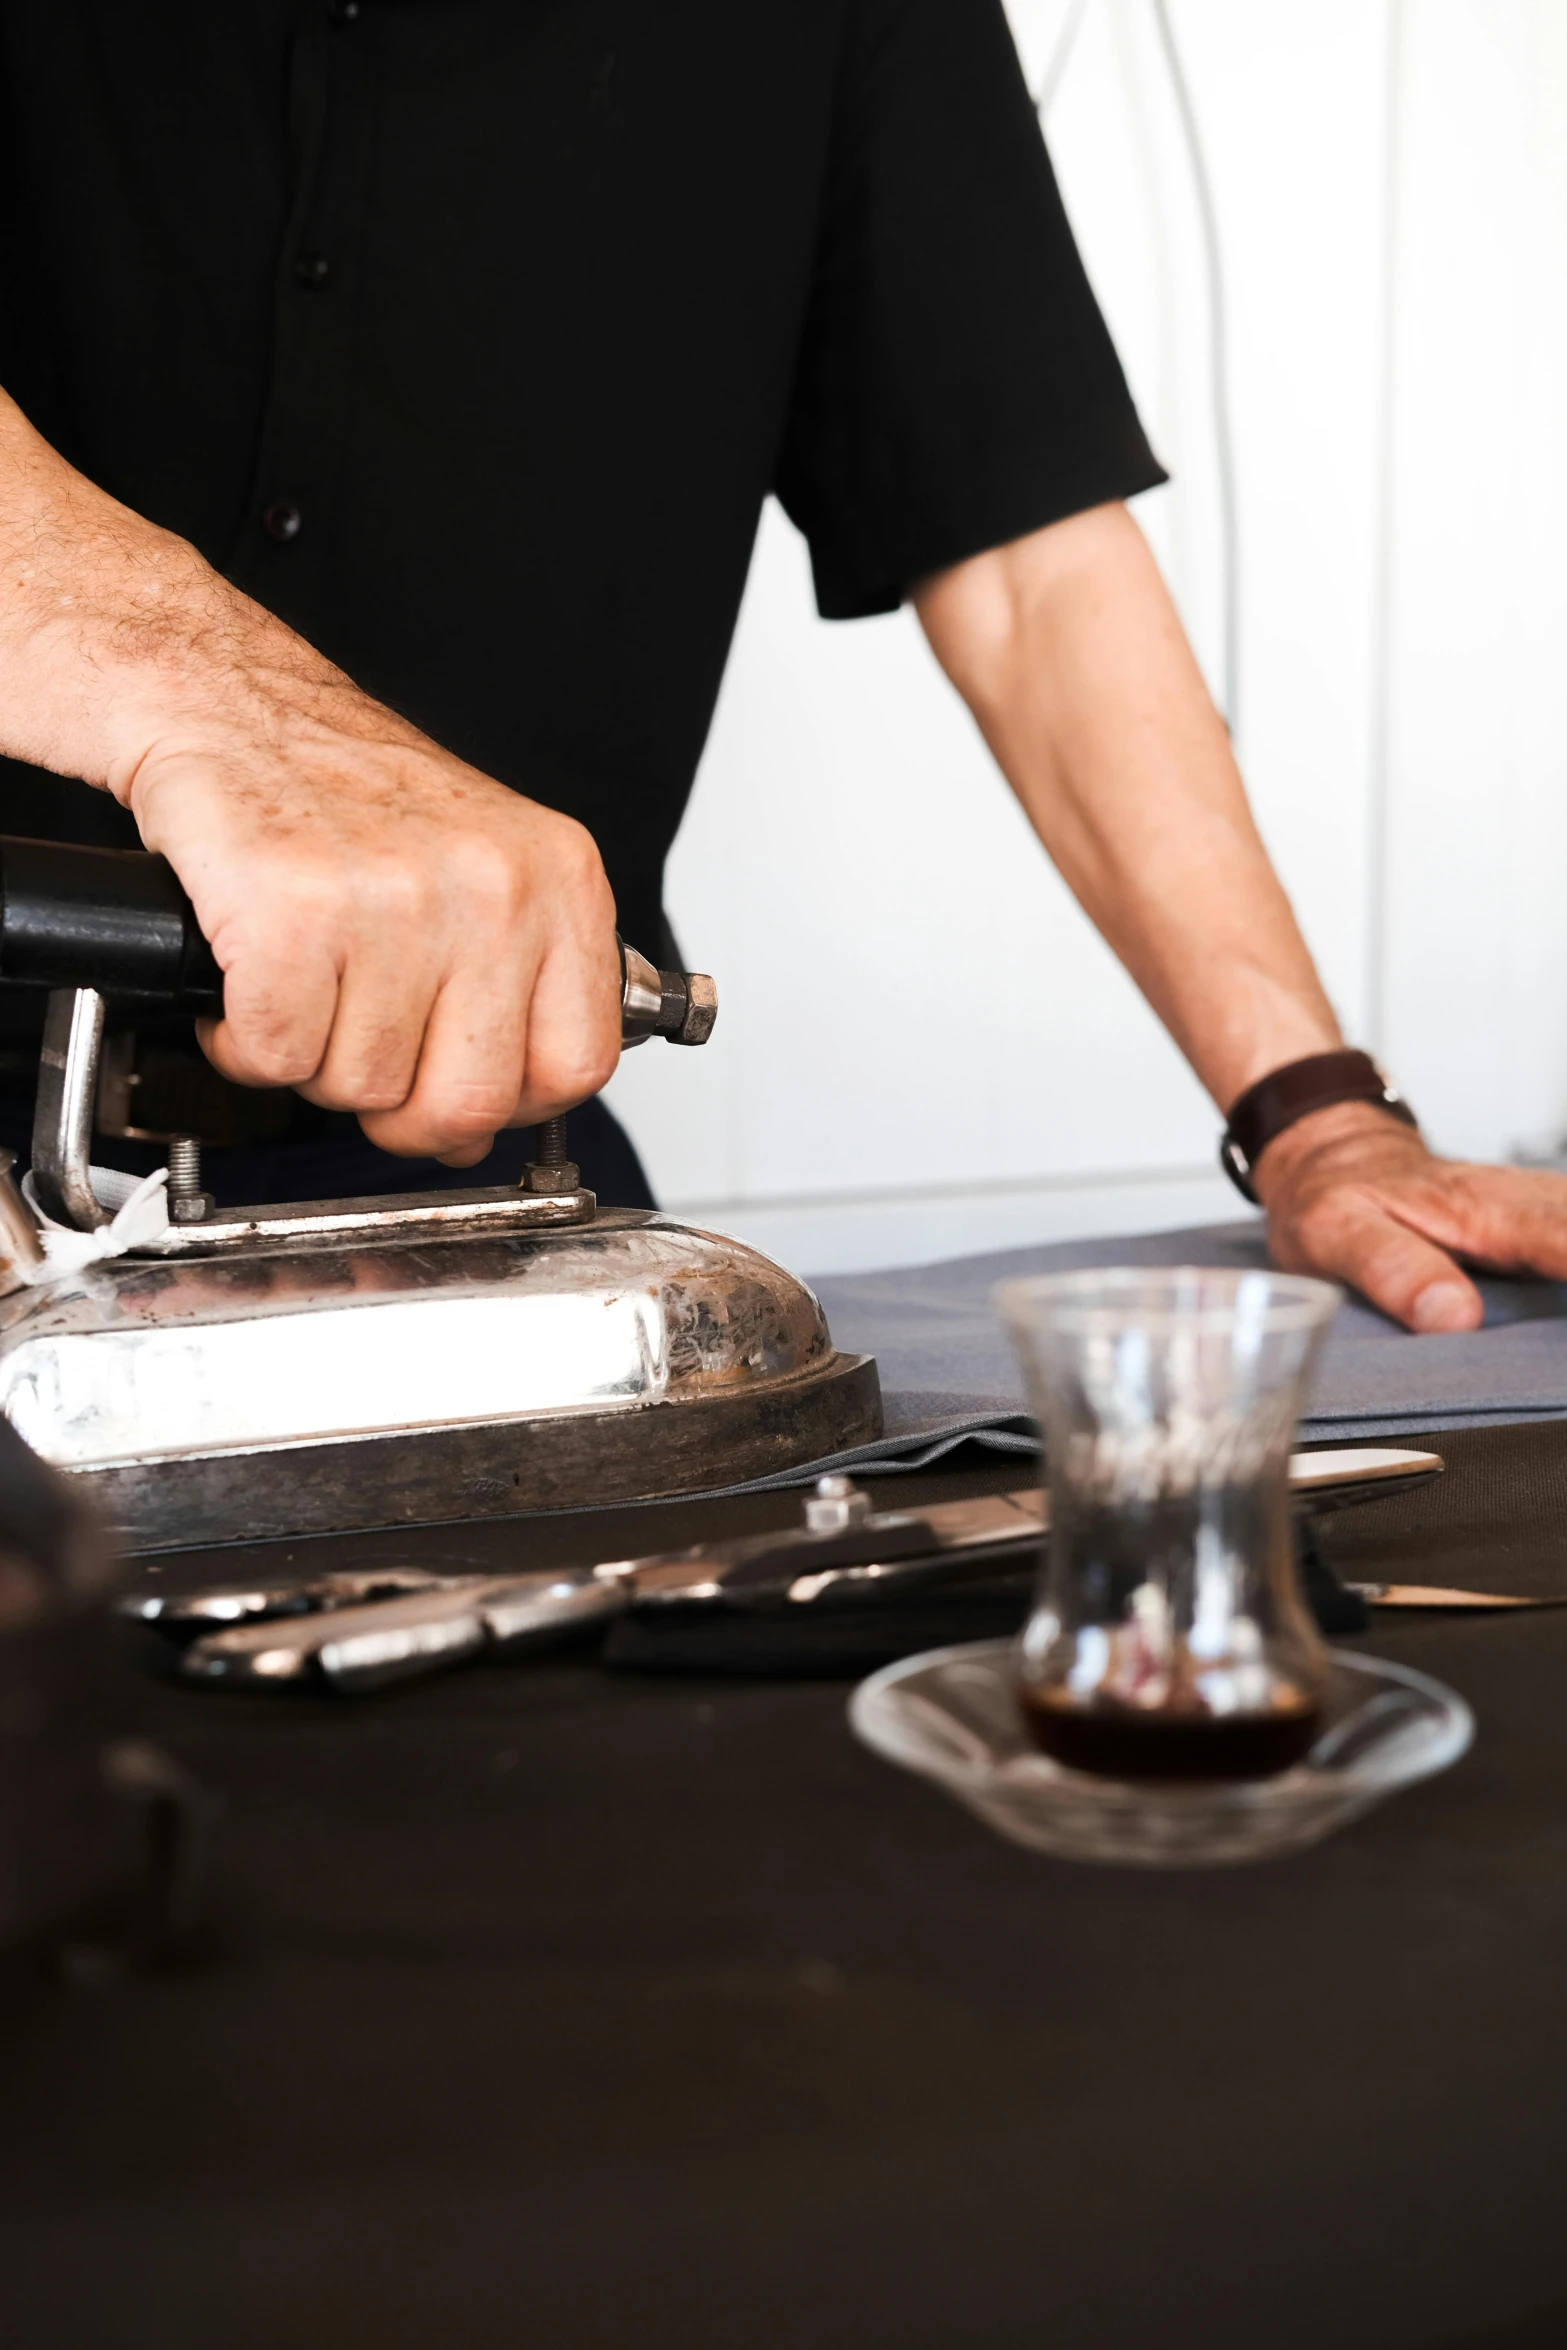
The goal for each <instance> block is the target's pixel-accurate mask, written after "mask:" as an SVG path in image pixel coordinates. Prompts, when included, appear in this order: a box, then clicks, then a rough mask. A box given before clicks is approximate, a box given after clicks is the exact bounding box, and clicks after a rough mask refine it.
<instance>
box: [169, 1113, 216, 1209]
mask: <svg viewBox="0 0 1567 2350" xmlns="http://www.w3.org/2000/svg"><path fill="white" fill-rule="evenodd" d="M216 1204H217V1203H216V1202H215V1201H214V1199H213V1197H212V1194H211V1192H210V1191H203V1190H202V1188H201V1145H200V1143H199V1142H198V1141H197V1140H196V1137H195V1136H194V1135H193V1134H171V1135H170V1137H169V1214H170V1216H171V1217H172V1218H173V1220H174V1222H175V1223H176V1224H200V1223H202V1222H203V1221H204V1220H205V1219H206V1218H207V1217H208V1216H210V1215H211V1213H212V1211H213V1208H214V1207H215V1205H216Z"/></svg>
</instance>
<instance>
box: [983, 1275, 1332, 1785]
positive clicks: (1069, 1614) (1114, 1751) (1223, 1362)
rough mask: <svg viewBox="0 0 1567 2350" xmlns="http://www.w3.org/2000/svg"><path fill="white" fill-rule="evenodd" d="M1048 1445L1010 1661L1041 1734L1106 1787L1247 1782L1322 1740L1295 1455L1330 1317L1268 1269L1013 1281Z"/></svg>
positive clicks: (1032, 1390) (1004, 1296)
mask: <svg viewBox="0 0 1567 2350" xmlns="http://www.w3.org/2000/svg"><path fill="white" fill-rule="evenodd" d="M996 1304H997V1306H998V1308H999V1310H1000V1312H1001V1314H1002V1316H1003V1318H1004V1319H1005V1321H1006V1323H1007V1324H1008V1327H1009V1328H1010V1330H1011V1333H1012V1337H1013V1341H1014V1343H1015V1345H1016V1347H1017V1350H1018V1353H1019V1355H1020V1357H1021V1359H1022V1364H1023V1370H1024V1375H1025V1377H1026V1379H1027V1382H1028V1388H1029V1395H1030V1400H1031V1402H1032V1404H1033V1408H1034V1412H1035V1415H1036V1417H1037V1418H1038V1421H1039V1424H1040V1427H1041V1430H1042V1431H1043V1435H1044V1442H1045V1463H1046V1468H1047V1471H1048V1474H1049V1479H1050V1534H1049V1538H1048V1542H1047V1546H1046V1552H1045V1558H1044V1563H1043V1565H1042V1567H1041V1570H1040V1578H1039V1585H1038V1589H1037V1591H1036V1594H1035V1600H1034V1610H1033V1613H1032V1615H1031V1616H1030V1618H1029V1621H1028V1625H1027V1628H1026V1630H1025V1631H1024V1633H1023V1636H1022V1641H1021V1645H1020V1649H1019V1657H1018V1670H1019V1693H1020V1696H1021V1698H1022V1702H1023V1708H1024V1713H1025V1716H1026V1718H1027V1721H1028V1724H1029V1728H1030V1730H1031V1732H1032V1735H1033V1738H1034V1740H1035V1743H1036V1744H1037V1745H1038V1746H1039V1747H1040V1748H1042V1750H1043V1751H1044V1752H1045V1753H1046V1754H1048V1755H1050V1756H1053V1757H1054V1758H1055V1760H1056V1761H1058V1762H1061V1763H1064V1764H1067V1765H1068V1766H1070V1767H1071V1768H1073V1769H1077V1770H1086V1771H1097V1772H1101V1773H1104V1774H1107V1775H1109V1776H1112V1777H1115V1778H1132V1779H1139V1778H1161V1779H1163V1778H1172V1779H1215V1778H1234V1779H1246V1778H1260V1777H1263V1776H1265V1775H1266V1774H1268V1773H1270V1772H1275V1771H1282V1770H1287V1769H1288V1768H1289V1767H1290V1766H1291V1765H1292V1764H1294V1763H1297V1762H1299V1761H1300V1760H1301V1759H1302V1758H1303V1757H1304V1755H1305V1754H1306V1753H1307V1751H1308V1750H1309V1748H1310V1747H1311V1745H1312V1742H1313V1740H1314V1738H1315V1736H1316V1734H1317V1730H1318V1727H1319V1723H1320V1718H1321V1710H1322V1702H1323V1695H1324V1690H1325V1685H1326V1676H1327V1657H1326V1652H1325V1651H1324V1649H1323V1646H1322V1643H1321V1641H1320V1640H1319V1639H1318V1637H1317V1632H1316V1627H1315V1625H1314V1624H1313V1622H1312V1620H1311V1617H1310V1615H1309V1614H1308V1613H1307V1610H1306V1606H1305V1603H1304V1600H1303V1598H1302V1596H1301V1592H1300V1588H1299V1582H1298V1578H1297V1574H1296V1567H1295V1553H1294V1536H1293V1529H1292V1525H1291V1517H1290V1496H1289V1455H1290V1442H1291V1438H1292V1436H1293V1434H1294V1429H1295V1423H1296V1421H1297V1419H1298V1417H1299V1414H1300V1408H1301V1403H1302V1400H1303V1397H1304V1392H1305V1387H1306V1382H1307V1379H1308V1377H1309V1374H1310V1371H1311V1366H1312V1362H1313V1360H1314V1358H1315V1355H1316V1352H1317V1348H1318V1346H1319V1344H1320V1342H1321V1339H1322V1335H1323V1332H1324V1331H1325V1330H1326V1328H1327V1325H1328V1323H1329V1321H1330V1320H1331V1319H1332V1316H1333V1313H1334V1310H1335V1308H1336V1307H1337V1305H1338V1291H1337V1290H1336V1289H1333V1288H1330V1287H1329V1286H1328V1284H1327V1283H1326V1282H1322V1281H1309V1280H1305V1279H1301V1278H1298V1277H1296V1276H1294V1275H1290V1274H1284V1273H1267V1272H1241V1273H1233V1272H1212V1271H1207V1270H1204V1269H1202V1268H1200V1267H1176V1268H1173V1269H1171V1270H1169V1271H1161V1272H1137V1271H1106V1272H1085V1273H1063V1274H1053V1275H1047V1276H1045V1277H1043V1278H1041V1279H1038V1280H1031V1281H1013V1282H1007V1283H1004V1284H1003V1285H1002V1286H1001V1288H999V1289H998V1290H997V1292H996Z"/></svg>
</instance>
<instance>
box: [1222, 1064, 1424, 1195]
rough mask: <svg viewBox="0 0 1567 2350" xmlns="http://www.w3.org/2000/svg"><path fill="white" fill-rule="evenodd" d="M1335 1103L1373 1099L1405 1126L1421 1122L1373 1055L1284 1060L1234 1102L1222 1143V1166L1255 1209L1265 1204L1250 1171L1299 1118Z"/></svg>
mask: <svg viewBox="0 0 1567 2350" xmlns="http://www.w3.org/2000/svg"><path fill="white" fill-rule="evenodd" d="M1335 1102H1370V1103H1371V1104H1372V1105H1373V1106H1374V1107H1375V1108H1376V1109H1379V1110H1386V1111H1387V1113H1388V1115H1389V1117H1392V1118H1397V1119H1399V1120H1401V1122H1402V1123H1403V1124H1404V1125H1405V1126H1414V1127H1416V1128H1418V1126H1419V1120H1418V1119H1417V1118H1416V1116H1415V1113H1414V1111H1413V1110H1412V1109H1411V1108H1410V1106H1409V1104H1408V1103H1407V1102H1406V1101H1405V1099H1404V1097H1403V1095H1402V1094H1401V1093H1400V1092H1399V1090H1398V1088H1397V1087H1396V1086H1394V1085H1390V1084H1389V1083H1388V1081H1387V1079H1386V1078H1385V1077H1384V1076H1383V1074H1382V1072H1381V1070H1380V1069H1379V1068H1378V1067H1377V1065H1376V1063H1375V1061H1374V1060H1373V1059H1372V1058H1371V1055H1370V1054H1369V1053H1358V1052H1348V1051H1345V1052H1337V1053H1308V1054H1307V1056H1306V1058H1305V1059H1304V1060H1303V1061H1289V1062H1286V1064H1285V1066H1284V1067H1283V1068H1282V1069H1274V1070H1272V1071H1271V1072H1270V1073H1269V1075H1268V1076H1266V1077H1259V1078H1258V1080H1257V1082H1256V1084H1255V1085H1248V1086H1247V1088H1246V1091H1245V1092H1244V1093H1243V1094H1242V1095H1241V1097H1240V1099H1239V1100H1238V1101H1237V1102H1235V1103H1233V1104H1232V1106H1231V1109H1230V1118H1229V1124H1228V1125H1227V1126H1226V1127H1225V1129H1224V1134H1223V1136H1222V1138H1221V1140H1220V1143H1219V1164H1220V1166H1221V1167H1222V1168H1223V1169H1224V1172H1225V1174H1226V1175H1228V1177H1229V1179H1230V1181H1231V1182H1232V1183H1233V1184H1234V1186H1235V1188H1236V1190H1237V1191H1238V1192H1239V1193H1240V1195H1241V1197H1242V1198H1243V1199H1248V1200H1250V1201H1251V1203H1252V1206H1253V1207H1260V1206H1261V1205H1262V1202H1261V1201H1260V1200H1259V1199H1258V1197H1257V1194H1256V1191H1255V1189H1254V1188H1253V1185H1252V1180H1251V1175H1252V1169H1253V1168H1254V1167H1255V1166H1256V1164H1257V1161H1258V1160H1259V1159H1260V1158H1261V1156H1262V1154H1263V1152H1264V1151H1265V1150H1266V1149H1267V1147H1268V1145H1269V1143H1270V1142H1272V1141H1273V1140H1274V1139H1275V1137H1276V1136H1278V1135H1280V1134H1282V1133H1283V1132H1284V1129H1285V1128H1286V1126H1293V1125H1294V1124H1295V1121H1296V1119H1297V1118H1309V1117H1310V1115H1311V1113H1312V1111H1313V1110H1327V1109H1331V1108H1332V1107H1333V1105H1334V1103H1335Z"/></svg>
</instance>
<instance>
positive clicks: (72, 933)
mask: <svg viewBox="0 0 1567 2350" xmlns="http://www.w3.org/2000/svg"><path fill="white" fill-rule="evenodd" d="M615 944H616V947H617V949H618V950H619V954H620V1003H621V1033H622V1037H623V1040H624V1042H625V1043H627V1044H640V1043H641V1042H642V1040H643V1039H644V1038H645V1037H648V1036H663V1037H667V1038H668V1039H669V1041H670V1043H672V1044H705V1043H706V1042H707V1039H708V1037H709V1036H710V1035H711V1034H712V1029H713V1022H714V1020H715V1019H716V1018H717V1015H718V995H717V991H716V989H715V988H714V986H713V982H712V980H711V979H709V978H708V977H707V975H706V974H705V973H704V972H700V971H660V970H659V969H658V967H657V965H656V964H653V963H650V962H649V961H648V959H647V957H646V956H645V955H639V954H638V953H637V950H636V948H635V947H628V946H627V945H625V944H624V942H623V941H622V940H620V939H617V940H616V942H615ZM0 986H3V987H19V988H41V989H42V988H49V989H54V988H92V989H93V990H95V991H96V992H97V993H98V994H99V995H103V996H112V997H113V998H115V1000H116V1001H117V1002H121V1003H125V1004H128V1005H131V1006H135V1005H138V1004H140V1005H146V1006H148V1007H152V1006H156V1007H157V1008H158V1009H160V1010H165V1011H179V1012H189V1013H191V1014H192V1015H196V1014H215V1013H218V1012H221V1010H222V1008H223V974H222V972H221V971H220V970H219V969H218V966H217V964H216V962H215V961H214V960H213V955H212V949H211V948H210V947H209V946H208V944H207V942H206V940H205V938H203V936H202V934H201V925H200V924H199V923H198V922H197V920H196V913H195V909H194V907H193V906H192V905H191V902H190V900H189V898H188V897H187V896H186V895H185V892H184V890H183V889H182V888H181V887H180V884H179V881H178V879H177V878H176V876H175V873H174V869H173V867H172V866H171V865H170V864H169V862H168V860H167V858H166V857H158V856H154V855H152V854H150V853H149V852H148V851H147V850H145V849H99V848H82V847H79V846H76V845H73V844H70V843H67V842H64V841H46V840H23V839H18V838H16V837H15V836H4V837H0Z"/></svg>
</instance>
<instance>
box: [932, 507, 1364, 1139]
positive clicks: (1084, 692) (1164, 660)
mask: <svg viewBox="0 0 1567 2350" xmlns="http://www.w3.org/2000/svg"><path fill="white" fill-rule="evenodd" d="M915 602H916V605H917V608H918V611H919V615H920V618H921V620H922V622H923V623H924V626H925V629H926V632H927V634H928V635H929V637H930V641H931V643H932V645H933V647H934V648H935V651H936V653H937V656H938V658H939V659H940V660H941V662H942V664H943V666H944V667H945V669H946V670H947V673H948V675H949V676H950V677H951V678H952V680H953V683H954V684H955V685H956V686H957V687H958V689H959V691H960V692H961V693H962V694H963V696H964V698H965V700H966V701H967V702H968V703H969V706H970V707H971V709H972V710H973V712H974V715H975V717H976V718H977V720H978V722H979V724H980V727H981V728H982V730H983V732H984V734H985V737H986V740H987V741H988V742H989V744H990V747H991V749H992V751H993V752H994V754H995V756H996V759H997V761H998V763H999V764H1000V766H1001V768H1002V770H1003V772H1004V773H1005V775H1006V777H1007V779H1008V781H1009V782H1010V784H1011V785H1012V788H1013V790H1014V791H1015V792H1016V793H1017V796H1018V798H1019V800H1020V801H1021V802H1022V804H1023V807H1024V808H1025V809H1026V811H1027V813H1028V815H1029V818H1030V820H1031V821H1032V823H1033V825H1034V828H1035V830H1036V831H1037V832H1038V834H1039V837H1040V839H1041V840H1042V842H1043V843H1044V845H1045V848H1046V849H1047V850H1048V851H1049V854H1050V856H1051V858H1052V859H1053V861H1054V862H1055V864H1056V865H1057V867H1058V868H1059V870H1060V871H1061V873H1062V875H1063V876H1064V878H1065V879H1066V881H1067V883H1068V885H1069V887H1070V888H1071V889H1072V891H1073V893H1074V895H1075V896H1076V897H1077V899H1078V901H1079V903H1080V904H1081V905H1082V906H1083V907H1084V909H1085V911H1086V912H1087V913H1088V914H1089V916H1090V917H1091V919H1092V920H1093V922H1094V923H1095V925H1096V927H1097V928H1098V929H1099V930H1100V931H1101V932H1102V933H1103V935H1104V937H1105V938H1106V939H1107V940H1108V942H1109V944H1110V945H1111V946H1112V947H1113V948H1114V949H1115V952H1116V953H1117V955H1118V956H1119V957H1120V959H1121V961H1122V962H1123V963H1124V964H1125V965H1126V967H1127V969H1128V970H1129V971H1130V972H1131V974H1132V976H1133V978H1134V979H1135V980H1136V981H1137V983H1138V985H1139V986H1140V987H1141V989H1142V991H1143V993H1144V994H1145V995H1146V996H1147V998H1148V1000H1149V1002H1150V1003H1151V1004H1152V1006H1153V1008H1154V1010H1155V1011H1156V1012H1157V1013H1158V1014H1159V1017H1160V1018H1161V1019H1162V1020H1163V1021H1164V1023H1165V1025H1166V1027H1167V1028H1168V1029H1169V1030H1170V1032H1171V1034H1172V1035H1173V1036H1174V1038H1175V1040H1176V1042H1177V1043H1178V1044H1179V1045H1180V1047H1181V1049H1182V1051H1183V1052H1184V1053H1185V1054H1186V1056H1187V1058H1188V1060H1189V1061H1190V1062H1191V1063H1192V1066H1193V1067H1194V1068H1195V1069H1196V1071H1197V1073H1198V1075H1199V1076H1200V1077H1201V1079H1202V1080H1203V1083H1204V1084H1205V1085H1206V1086H1207V1088H1208V1090H1209V1092H1210V1093H1211V1094H1212V1095H1213V1098H1214V1100H1215V1101H1216V1102H1217V1103H1218V1104H1219V1105H1220V1106H1221V1107H1222V1108H1226V1109H1227V1108H1228V1106H1229V1104H1230V1103H1231V1102H1232V1101H1233V1100H1234V1099H1235V1098H1236V1096H1237V1095H1238V1094H1240V1093H1241V1092H1243V1091H1244V1090H1245V1088H1246V1087H1247V1086H1248V1085H1250V1084H1251V1083H1252V1082H1253V1081H1254V1079H1256V1078H1258V1077H1261V1076H1263V1075H1265V1074H1266V1073H1267V1072H1268V1071H1269V1070H1270V1069H1276V1068H1278V1067H1280V1066H1282V1064H1283V1063H1285V1062H1287V1061H1291V1060H1295V1059H1298V1058H1300V1057H1301V1056H1303V1055H1304V1054H1307V1053H1314V1052H1322V1051H1326V1050H1329V1049H1330V1048H1331V1047H1332V1046H1334V1045H1335V1044H1337V1043H1338V1042H1339V1041H1340V1037H1339V1029H1338V1023H1337V1021H1336V1019H1335V1017H1334V1014H1333V1010H1332V1007H1331V1005H1330V1004H1329V1002H1328V1000H1327V997H1326V995H1325V994H1324V993H1323V989H1322V984H1321V981H1320V980H1319V979H1318V977H1317V974H1316V971H1315V968H1314V966H1313V964H1312V961H1311V957H1310V955H1309V953H1308V952H1307V949H1306V945H1305V942H1304V940H1303V939H1302V937H1301V935H1300V930H1299V928H1298V926H1297V924H1296V921H1295V917H1294V914H1293V913H1292V911H1291V909H1290V904H1289V900H1288V899H1287V898H1286V896H1285V894H1284V891H1283V888H1282V886H1281V885H1280V883H1279V880H1278V877H1277V875H1276V874H1275V873H1274V871H1273V868H1272V866H1271V865H1270V864H1269V862H1268V857H1267V852H1266V850H1265V849H1264V848H1263V845H1262V842H1261V840H1260V838H1259V837H1258V834H1257V829H1256V826H1255V824H1254V823H1253V821H1252V816H1251V811H1250V809H1249V808H1248V806H1247V803H1246V794H1245V789H1244V786H1243V785H1242V782H1241V778H1240V774H1239V772H1238V770H1237V768H1236V765H1235V761H1234V758H1233V757H1232V755H1231V752H1230V745H1229V740H1228V737H1227V735H1226V733H1225V730H1224V726H1223V724H1222V722H1221V720H1220V718H1219V716H1218V714H1217V712H1216V711H1215V710H1214V707H1213V704H1212V701H1211V700H1210V698H1209V695H1208V692H1207V689H1206V687H1205V686H1204V684H1203V681H1202V677H1201V674H1200V672H1199V671H1198V668H1197V665H1196V662H1195V660H1194V659H1193V657H1192V654H1191V651H1190V648H1189V647H1188V645H1187V643H1186V640H1185V637H1184V635H1183V634H1182V631H1181V626H1180V622H1179V620H1178V619H1177V617H1176V614H1175V610H1174V607H1173V605H1172V603H1171V601H1170V597H1169V593H1168V591H1167V590H1166V588H1165V586H1164V583H1163V581H1162V579H1161V578H1160V576H1159V572H1158V569H1157V567H1156V565H1155V564H1154V561H1153V558H1152V556H1151V554H1150V553H1149V551H1148V547H1147V544H1146V542H1145V541H1144V539H1143V536H1142V533H1141V532H1140V531H1139V529H1138V528H1137V525H1136V523H1135V522H1134V521H1133V520H1132V518H1131V516H1130V515H1129V514H1128V513H1127V512H1126V510H1125V508H1124V507H1120V506H1107V507H1101V508H1098V509H1097V510H1096V511H1094V512H1093V513H1089V514H1083V515H1077V516H1074V517H1073V518H1072V519H1071V520H1070V521H1068V522H1064V523H1058V524H1056V525H1054V526H1053V527H1052V528H1050V529H1048V530H1043V531H1039V532H1036V533H1035V534H1034V535H1033V536H1032V537H1031V538H1027V539H1022V540H1019V541H1017V542H1016V543H1015V544H1014V545H1012V546H1010V547H1003V548H998V549H997V550H996V551H995V552H994V553H991V554H987V555H981V556H977V557H976V558H975V559H974V560H973V561H972V562H969V563H964V564H959V565H958V566H956V567H955V568H954V569H953V570H951V571H947V572H944V573H942V574H940V575H939V576H938V577H937V578H935V579H932V580H930V581H927V582H926V583H925V584H924V585H923V586H922V587H921V588H920V589H919V590H918V592H917V594H916V597H915Z"/></svg>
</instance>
